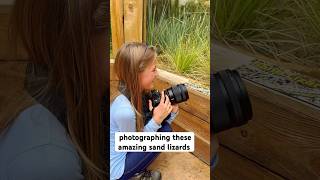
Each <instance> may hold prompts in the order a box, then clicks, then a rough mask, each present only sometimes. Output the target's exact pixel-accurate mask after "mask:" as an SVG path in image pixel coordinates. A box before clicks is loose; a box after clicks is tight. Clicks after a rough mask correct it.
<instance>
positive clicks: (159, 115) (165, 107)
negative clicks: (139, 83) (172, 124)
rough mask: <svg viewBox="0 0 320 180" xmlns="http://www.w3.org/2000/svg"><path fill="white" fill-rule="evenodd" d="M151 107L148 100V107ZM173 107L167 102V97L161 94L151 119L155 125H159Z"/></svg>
mask: <svg viewBox="0 0 320 180" xmlns="http://www.w3.org/2000/svg"><path fill="white" fill-rule="evenodd" d="M150 105H151V107H152V103H151V101H150V100H149V107H150ZM172 109H173V107H172V105H171V102H170V100H169V97H168V96H167V95H166V96H165V95H164V92H163V91H162V92H161V99H160V103H159V105H158V106H157V107H155V108H154V109H153V116H152V117H153V119H154V121H155V122H156V123H157V124H159V125H160V124H161V123H162V121H163V120H164V119H165V118H166V117H167V116H168V115H169V114H170V113H171V111H172Z"/></svg>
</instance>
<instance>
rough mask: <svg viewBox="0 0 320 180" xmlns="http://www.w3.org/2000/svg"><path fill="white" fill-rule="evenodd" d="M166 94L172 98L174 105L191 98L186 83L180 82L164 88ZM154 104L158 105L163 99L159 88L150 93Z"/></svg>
mask: <svg viewBox="0 0 320 180" xmlns="http://www.w3.org/2000/svg"><path fill="white" fill-rule="evenodd" d="M164 94H165V95H167V96H168V97H169V99H170V102H171V104H172V105H174V104H178V103H181V102H184V101H187V100H188V99H189V94H188V90H187V87H186V85H185V84H178V85H176V86H172V87H170V88H168V89H166V90H164ZM149 99H150V100H151V101H152V106H153V107H157V106H158V105H159V103H160V100H161V93H160V92H159V91H158V90H152V91H151V92H150V94H149Z"/></svg>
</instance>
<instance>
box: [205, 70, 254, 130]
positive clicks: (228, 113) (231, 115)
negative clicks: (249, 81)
mask: <svg viewBox="0 0 320 180" xmlns="http://www.w3.org/2000/svg"><path fill="white" fill-rule="evenodd" d="M210 78H211V87H212V88H211V89H212V90H213V92H212V93H211V95H210V96H211V97H210V98H211V101H210V102H211V103H210V105H211V111H210V113H211V114H210V116H211V117H213V121H211V123H210V129H211V134H216V133H219V132H221V131H224V130H227V129H231V128H233V127H237V126H241V125H244V124H246V123H247V122H248V121H249V120H250V119H251V118H252V107H251V102H250V99H249V96H248V93H247V90H246V87H245V85H244V83H243V81H242V80H241V78H240V75H239V73H238V72H237V71H236V70H229V69H227V70H223V71H219V72H217V73H215V74H212V75H211V76H210Z"/></svg>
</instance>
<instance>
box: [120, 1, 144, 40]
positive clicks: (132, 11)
mask: <svg viewBox="0 0 320 180" xmlns="http://www.w3.org/2000/svg"><path fill="white" fill-rule="evenodd" d="M123 2H124V21H123V24H124V40H125V42H142V38H143V37H142V36H143V35H142V29H143V28H142V27H143V9H144V8H143V0H123Z"/></svg>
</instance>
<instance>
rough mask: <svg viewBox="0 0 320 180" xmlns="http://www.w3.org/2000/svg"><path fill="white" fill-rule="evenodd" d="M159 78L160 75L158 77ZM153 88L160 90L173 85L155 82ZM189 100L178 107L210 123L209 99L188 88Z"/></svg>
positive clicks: (158, 80) (160, 81) (159, 81)
mask: <svg viewBox="0 0 320 180" xmlns="http://www.w3.org/2000/svg"><path fill="white" fill-rule="evenodd" d="M159 76H160V75H159ZM154 83H155V88H156V89H159V90H162V89H167V88H168V87H170V86H172V85H174V84H173V83H170V82H167V81H162V80H160V78H159V79H156V80H155V82H154ZM188 93H189V100H188V101H186V102H182V103H180V104H179V107H180V108H181V109H183V110H185V111H187V112H189V113H190V114H192V115H194V116H196V117H198V118H199V119H201V120H203V121H206V122H208V123H210V97H209V96H206V95H203V94H201V93H199V92H197V91H195V90H192V89H190V88H188Z"/></svg>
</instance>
